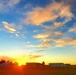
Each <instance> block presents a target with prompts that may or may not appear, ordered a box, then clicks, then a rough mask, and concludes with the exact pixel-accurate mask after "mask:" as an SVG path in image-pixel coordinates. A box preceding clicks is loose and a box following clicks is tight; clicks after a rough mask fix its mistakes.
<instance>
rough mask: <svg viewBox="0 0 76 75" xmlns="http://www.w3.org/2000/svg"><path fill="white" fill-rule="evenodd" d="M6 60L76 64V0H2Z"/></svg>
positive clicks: (0, 35) (1, 51)
mask: <svg viewBox="0 0 76 75" xmlns="http://www.w3.org/2000/svg"><path fill="white" fill-rule="evenodd" d="M2 57H4V58H5V59H11V60H13V59H15V61H17V62H19V63H22V64H23V63H26V62H42V61H45V62H46V63H51V62H52V63H53V62H63V63H70V64H76V0H0V58H2Z"/></svg>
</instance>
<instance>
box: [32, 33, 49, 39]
mask: <svg viewBox="0 0 76 75" xmlns="http://www.w3.org/2000/svg"><path fill="white" fill-rule="evenodd" d="M49 36H50V34H48V33H45V34H37V35H34V36H33V37H34V38H37V39H44V38H47V37H49Z"/></svg>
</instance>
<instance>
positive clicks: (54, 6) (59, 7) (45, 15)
mask: <svg viewBox="0 0 76 75" xmlns="http://www.w3.org/2000/svg"><path fill="white" fill-rule="evenodd" d="M65 12H66V13H65ZM26 16H27V17H26V18H25V19H23V22H24V23H25V24H32V25H36V26H40V25H42V24H43V23H45V22H48V21H55V20H56V19H57V18H58V17H60V18H66V19H71V18H72V17H73V14H72V12H71V9H70V6H69V5H65V4H64V2H60V3H59V2H53V3H51V4H50V5H47V6H46V7H36V8H33V10H32V11H30V12H28V13H26Z"/></svg>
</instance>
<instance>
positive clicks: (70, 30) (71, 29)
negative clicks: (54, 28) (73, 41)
mask: <svg viewBox="0 0 76 75" xmlns="http://www.w3.org/2000/svg"><path fill="white" fill-rule="evenodd" d="M68 31H69V32H76V24H75V25H74V26H73V27H71V28H70V29H69V30H68Z"/></svg>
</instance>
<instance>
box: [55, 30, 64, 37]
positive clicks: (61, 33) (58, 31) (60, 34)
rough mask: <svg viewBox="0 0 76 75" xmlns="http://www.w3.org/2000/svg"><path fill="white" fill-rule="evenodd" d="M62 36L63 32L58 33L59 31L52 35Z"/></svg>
mask: <svg viewBox="0 0 76 75" xmlns="http://www.w3.org/2000/svg"><path fill="white" fill-rule="evenodd" d="M62 34H63V32H59V31H56V32H54V35H56V36H58V35H62Z"/></svg>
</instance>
